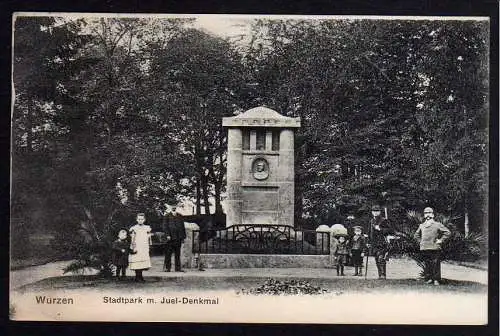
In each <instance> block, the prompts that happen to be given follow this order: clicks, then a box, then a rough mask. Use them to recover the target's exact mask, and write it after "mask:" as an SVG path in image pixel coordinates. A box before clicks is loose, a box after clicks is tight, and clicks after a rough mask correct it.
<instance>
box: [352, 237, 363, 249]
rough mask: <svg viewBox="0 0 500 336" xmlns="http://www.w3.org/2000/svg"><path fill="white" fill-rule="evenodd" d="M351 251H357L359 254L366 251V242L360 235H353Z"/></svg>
mask: <svg viewBox="0 0 500 336" xmlns="http://www.w3.org/2000/svg"><path fill="white" fill-rule="evenodd" d="M351 250H359V251H361V252H365V250H366V240H365V237H363V236H362V235H359V236H356V235H354V236H353V237H352V238H351Z"/></svg>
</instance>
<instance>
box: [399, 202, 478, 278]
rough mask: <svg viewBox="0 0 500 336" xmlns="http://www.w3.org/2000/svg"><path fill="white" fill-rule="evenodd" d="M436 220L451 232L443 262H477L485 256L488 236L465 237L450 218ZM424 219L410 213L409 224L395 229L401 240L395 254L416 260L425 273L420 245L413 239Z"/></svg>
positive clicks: (443, 252)
mask: <svg viewBox="0 0 500 336" xmlns="http://www.w3.org/2000/svg"><path fill="white" fill-rule="evenodd" d="M436 220H437V221H439V222H441V223H443V224H444V225H445V226H446V227H447V228H448V229H450V231H451V236H450V237H449V239H447V240H446V241H445V242H444V243H443V245H442V250H441V252H442V253H441V260H454V261H475V260H478V259H479V258H480V257H481V256H482V255H483V249H484V247H485V246H486V242H487V239H486V236H485V235H484V234H479V233H471V234H469V235H468V236H465V235H464V234H463V233H461V232H460V231H458V230H457V229H456V227H455V225H454V224H453V223H452V221H451V220H450V217H448V216H444V215H439V214H438V215H436ZM422 222H423V217H422V216H421V215H420V214H418V213H417V212H415V211H408V213H407V222H403V223H401V224H400V225H399V226H397V227H395V231H396V236H397V237H398V238H399V239H398V240H397V241H396V242H395V245H394V248H393V252H402V253H404V254H406V255H407V256H409V257H410V258H412V259H413V260H415V261H416V262H417V264H418V265H419V266H420V267H421V269H422V273H423V271H424V267H425V266H424V261H423V259H422V253H421V252H420V244H419V242H418V241H417V240H416V239H415V238H414V237H413V235H414V233H415V231H416V230H417V228H418V226H419V224H420V223H422Z"/></svg>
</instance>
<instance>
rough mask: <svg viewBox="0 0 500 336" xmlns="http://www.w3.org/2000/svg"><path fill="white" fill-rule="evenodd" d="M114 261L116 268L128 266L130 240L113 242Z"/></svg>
mask: <svg viewBox="0 0 500 336" xmlns="http://www.w3.org/2000/svg"><path fill="white" fill-rule="evenodd" d="M112 247H113V255H112V258H113V259H112V261H113V265H115V266H125V267H127V266H128V254H129V252H130V241H129V240H128V239H125V240H121V239H117V240H115V241H114V242H113V246H112Z"/></svg>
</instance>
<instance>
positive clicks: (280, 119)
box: [222, 106, 300, 128]
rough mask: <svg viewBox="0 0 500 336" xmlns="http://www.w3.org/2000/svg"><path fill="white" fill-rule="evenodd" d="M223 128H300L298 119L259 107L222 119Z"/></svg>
mask: <svg viewBox="0 0 500 336" xmlns="http://www.w3.org/2000/svg"><path fill="white" fill-rule="evenodd" d="M222 126H224V127H281V128H291V127H293V128H296V127H300V118H290V117H285V116H283V115H281V114H279V113H278V112H276V111H274V110H271V109H270V108H267V107H264V106H259V107H255V108H253V109H250V110H248V111H246V112H244V113H242V114H239V115H237V116H235V117H226V118H223V119H222Z"/></svg>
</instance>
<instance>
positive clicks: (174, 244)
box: [163, 207, 186, 272]
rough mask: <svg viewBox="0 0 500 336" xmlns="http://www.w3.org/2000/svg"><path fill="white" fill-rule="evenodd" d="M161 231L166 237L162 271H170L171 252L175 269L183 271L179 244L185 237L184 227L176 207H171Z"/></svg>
mask: <svg viewBox="0 0 500 336" xmlns="http://www.w3.org/2000/svg"><path fill="white" fill-rule="evenodd" d="M163 231H164V232H165V236H166V239H167V243H166V245H165V261H164V263H163V271H164V272H170V268H171V267H172V254H174V255H175V256H174V258H175V271H176V272H184V271H183V270H182V269H181V246H182V243H183V242H184V239H186V228H185V227H184V221H183V220H182V218H181V216H179V213H178V212H177V207H173V208H172V214H171V215H170V216H168V217H167V218H166V221H165V226H164V228H163Z"/></svg>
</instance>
